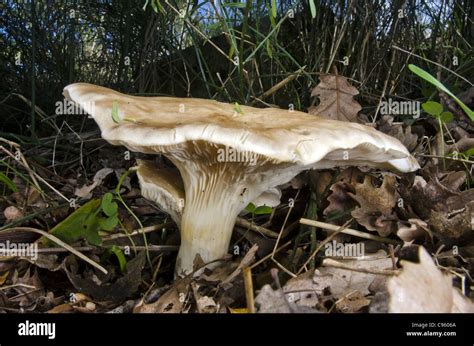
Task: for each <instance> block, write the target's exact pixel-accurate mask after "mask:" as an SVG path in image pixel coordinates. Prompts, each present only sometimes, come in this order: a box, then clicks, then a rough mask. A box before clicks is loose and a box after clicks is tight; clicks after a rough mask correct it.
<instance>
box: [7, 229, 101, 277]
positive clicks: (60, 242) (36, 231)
mask: <svg viewBox="0 0 474 346" xmlns="http://www.w3.org/2000/svg"><path fill="white" fill-rule="evenodd" d="M7 230H8V231H16V232H33V233H38V234H41V235H42V236H44V237H45V238H48V239H49V240H51V241H52V242H54V243H56V244H58V245H59V246H62V247H63V248H65V249H66V250H68V251H69V252H71V253H72V254H74V255H76V256H77V257H79V258H80V259H82V260H83V261H85V262H87V263H89V264H90V265H91V266H93V267H95V268H97V269H99V270H100V271H101V272H102V273H104V274H108V272H107V270H106V269H105V268H104V267H102V266H101V265H100V264H98V263H96V262H94V261H93V260H91V259H90V258H89V257H87V256H85V255H83V254H82V253H80V252H79V251H77V250H76V249H74V248H73V247H72V246H70V245H68V244H66V243H65V242H63V241H62V240H61V239H58V238H57V237H55V236H54V235H52V234H49V233H48V232H45V231H42V230H40V229H36V228H32V227H14V228H9V229H6V230H5V231H7Z"/></svg>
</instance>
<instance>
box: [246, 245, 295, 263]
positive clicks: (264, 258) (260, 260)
mask: <svg viewBox="0 0 474 346" xmlns="http://www.w3.org/2000/svg"><path fill="white" fill-rule="evenodd" d="M290 244H291V240H290V241H288V242H286V243H285V244H283V245H282V246H280V247H279V248H278V249H276V250H275V251H274V252H270V253H269V254H268V255H266V256H265V257H262V258H261V259H259V260H258V261H257V262H255V263H254V264H252V265H251V266H250V269H253V268H255V267H256V266H258V265H260V264H262V263H263V262H265V261H266V260H268V259H270V257H272V256H273V253H277V252H280V250H281V249H284V248H285V247H287V246H288V245H290Z"/></svg>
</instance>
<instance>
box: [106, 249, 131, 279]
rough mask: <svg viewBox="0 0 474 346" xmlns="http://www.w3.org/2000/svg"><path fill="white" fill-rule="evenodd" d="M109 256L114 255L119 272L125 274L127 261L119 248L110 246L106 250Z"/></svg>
mask: <svg viewBox="0 0 474 346" xmlns="http://www.w3.org/2000/svg"><path fill="white" fill-rule="evenodd" d="M110 254H114V255H115V257H117V259H118V262H119V265H120V271H121V272H122V273H123V272H125V268H126V267H127V259H126V258H125V255H124V254H123V251H122V249H121V248H119V247H118V246H117V245H112V246H109V247H108V248H107V254H106V255H107V256H109V255H110Z"/></svg>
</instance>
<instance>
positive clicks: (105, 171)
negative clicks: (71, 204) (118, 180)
mask: <svg viewBox="0 0 474 346" xmlns="http://www.w3.org/2000/svg"><path fill="white" fill-rule="evenodd" d="M113 171H114V170H113V169H112V168H102V169H101V170H99V171H98V172H97V173H96V174H95V175H94V178H93V179H92V184H91V185H84V186H83V187H81V188H77V189H76V190H75V192H74V194H75V195H76V196H77V197H81V198H91V197H92V190H94V189H95V188H96V187H97V186H99V185H100V184H102V181H103V180H104V179H105V178H106V177H107V176H108V175H109V174H110V173H112V172H113Z"/></svg>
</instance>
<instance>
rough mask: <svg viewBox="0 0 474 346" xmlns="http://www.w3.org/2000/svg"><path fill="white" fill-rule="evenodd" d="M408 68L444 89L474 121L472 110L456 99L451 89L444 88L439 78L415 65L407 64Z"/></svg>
mask: <svg viewBox="0 0 474 346" xmlns="http://www.w3.org/2000/svg"><path fill="white" fill-rule="evenodd" d="M408 68H409V69H410V71H411V72H413V73H414V74H416V75H417V76H419V77H421V78H423V79H424V80H425V81H427V82H428V83H431V84H433V85H434V86H435V87H437V88H438V89H440V90H442V91H444V92H445V93H446V94H448V95H449V96H451V97H452V98H453V100H454V101H456V102H457V104H458V105H459V106H460V107H461V108H462V109H463V111H464V112H465V113H466V114H467V115H468V116H469V118H470V119H471V120H472V121H474V112H473V111H472V110H471V109H470V108H469V107H468V106H466V105H465V104H464V103H463V102H462V101H461V100H460V99H458V98H457V97H456V96H455V95H454V94H453V93H452V92H451V91H449V90H448V88H446V87H445V86H444V85H443V83H441V82H440V81H439V80H437V79H436V78H435V77H433V76H432V75H431V74H429V73H428V72H426V71H425V70H423V69H421V68H419V67H418V66H416V65H413V64H409V65H408Z"/></svg>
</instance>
